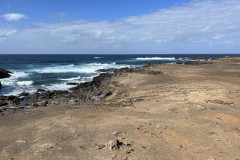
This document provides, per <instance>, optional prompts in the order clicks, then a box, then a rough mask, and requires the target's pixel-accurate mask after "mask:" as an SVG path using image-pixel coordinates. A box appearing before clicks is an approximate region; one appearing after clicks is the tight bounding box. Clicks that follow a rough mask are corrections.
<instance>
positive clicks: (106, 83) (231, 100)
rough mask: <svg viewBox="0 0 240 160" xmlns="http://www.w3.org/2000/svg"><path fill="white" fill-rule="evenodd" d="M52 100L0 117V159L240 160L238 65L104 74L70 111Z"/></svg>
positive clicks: (80, 91)
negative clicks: (45, 103)
mask: <svg viewBox="0 0 240 160" xmlns="http://www.w3.org/2000/svg"><path fill="white" fill-rule="evenodd" d="M200 64H201V65H200ZM58 92H60V91H55V94H53V95H51V94H52V93H50V95H51V96H50V100H49V104H48V105H46V107H42V106H44V105H38V106H41V107H34V108H32V107H31V106H30V105H29V107H22V108H23V109H16V108H15V109H12V110H11V109H10V110H8V109H6V110H4V112H1V116H0V159H3V160H5V159H16V160H18V159H24V160H28V159H29V160H32V159H41V160H42V159H66V160H75V159H84V160H85V159H89V160H92V159H116V160H123V159H128V160H132V159H134V160H136V159H140V160H141V159H211V160H213V159H216V160H218V159H220V160H221V159H223V160H225V159H234V160H235V159H239V158H240V98H239V97H240V58H220V59H215V60H212V61H209V62H207V61H205V62H204V63H203V62H200V63H199V64H195V63H194V64H186V65H184V64H169V65H160V66H153V69H152V70H151V69H150V68H148V67H143V68H138V69H123V70H121V71H116V72H115V73H114V74H112V75H109V74H104V76H102V77H100V78H97V79H95V81H93V82H89V83H85V84H80V85H79V86H78V87H76V88H75V89H73V93H71V94H70V93H62V95H64V96H65V94H66V95H68V94H69V97H67V99H69V101H72V99H73V100H75V101H74V102H71V103H70V102H69V103H68V104H65V103H58V104H54V103H52V102H56V103H57V102H58V99H59V101H61V99H63V101H64V100H65V101H66V99H64V98H63V97H64V96H59V94H58ZM62 92H63V91H62ZM38 97H41V95H40V96H38ZM74 97H75V98H74ZM76 97H77V98H76ZM83 97H84V98H83ZM89 97H90V98H89ZM37 99H38V98H37ZM43 99H44V98H43ZM51 99H53V100H51ZM6 106H8V107H11V105H9V104H8V105H6ZM13 106H14V105H13ZM13 106H12V107H13ZM3 107H4V105H3ZM15 107H19V105H16V106H15Z"/></svg>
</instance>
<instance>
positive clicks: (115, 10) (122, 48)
mask: <svg viewBox="0 0 240 160" xmlns="http://www.w3.org/2000/svg"><path fill="white" fill-rule="evenodd" d="M239 46H240V1H239V0H201V1H200V0H193V1H191V0H171V1H169V0H84V1H83V0H39V1H37V0H0V54H25V53H26V54H139V53H140V54H148V53H149V54H150V53H151V54H157V53H159V54H163V53H240V52H239V49H240V47H239Z"/></svg>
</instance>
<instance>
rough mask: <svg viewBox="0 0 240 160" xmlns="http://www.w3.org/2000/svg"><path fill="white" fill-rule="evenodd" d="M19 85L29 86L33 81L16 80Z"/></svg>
mask: <svg viewBox="0 0 240 160" xmlns="http://www.w3.org/2000/svg"><path fill="white" fill-rule="evenodd" d="M17 84H18V85H19V86H30V85H32V84H33V81H19V82H17Z"/></svg>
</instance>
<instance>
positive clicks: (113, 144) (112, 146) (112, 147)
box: [107, 139, 119, 150]
mask: <svg viewBox="0 0 240 160" xmlns="http://www.w3.org/2000/svg"><path fill="white" fill-rule="evenodd" d="M107 146H108V149H109V150H118V149H119V141H118V140H117V139H114V140H111V141H109V142H108V144H107Z"/></svg>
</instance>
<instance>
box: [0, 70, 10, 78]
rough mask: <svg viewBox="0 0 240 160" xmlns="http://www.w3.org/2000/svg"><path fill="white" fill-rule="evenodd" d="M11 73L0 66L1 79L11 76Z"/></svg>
mask: <svg viewBox="0 0 240 160" xmlns="http://www.w3.org/2000/svg"><path fill="white" fill-rule="evenodd" d="M10 73H11V72H9V71H7V70H5V69H3V68H0V79H2V78H8V77H10V76H11V75H10Z"/></svg>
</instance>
